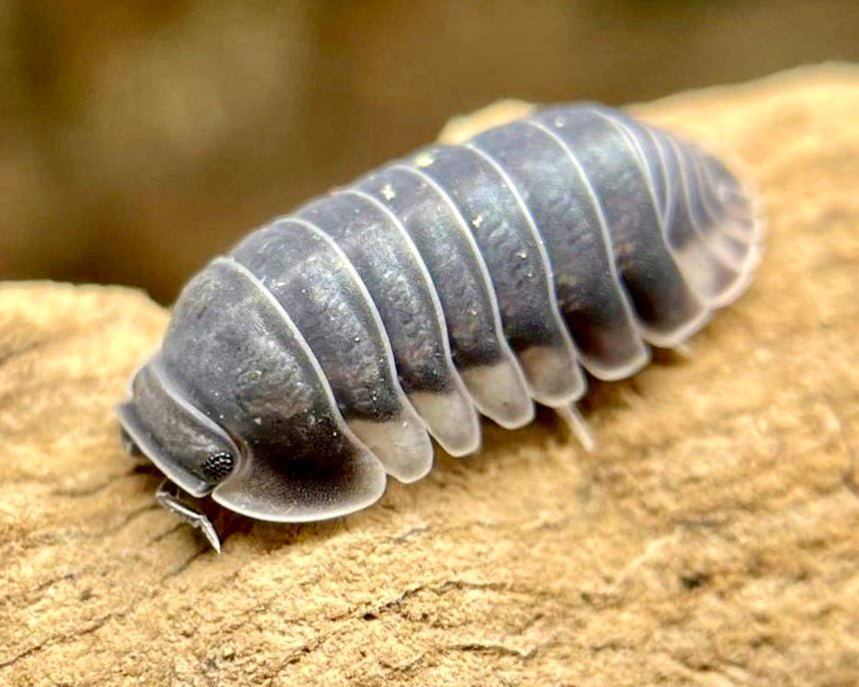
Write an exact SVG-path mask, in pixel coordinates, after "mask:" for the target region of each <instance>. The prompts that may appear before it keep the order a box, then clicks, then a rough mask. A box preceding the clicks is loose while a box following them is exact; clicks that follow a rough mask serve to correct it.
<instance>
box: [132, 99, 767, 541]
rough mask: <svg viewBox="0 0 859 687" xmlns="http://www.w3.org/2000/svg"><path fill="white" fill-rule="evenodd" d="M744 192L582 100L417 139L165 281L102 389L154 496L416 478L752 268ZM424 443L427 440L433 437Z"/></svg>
mask: <svg viewBox="0 0 859 687" xmlns="http://www.w3.org/2000/svg"><path fill="white" fill-rule="evenodd" d="M762 243H763V230H762V222H761V218H760V213H758V212H757V205H756V202H755V198H754V194H752V193H751V192H750V191H749V190H748V188H747V187H746V186H745V185H744V184H742V183H741V182H740V181H739V180H738V179H737V177H735V176H734V175H733V174H732V173H731V172H730V171H729V170H728V168H727V167H726V166H725V165H724V164H722V163H721V162H720V161H719V160H718V159H717V158H716V157H714V156H712V155H710V154H708V153H706V152H704V151H703V150H701V149H700V148H698V147H697V146H695V145H694V144H692V143H689V142H686V141H682V140H680V139H679V138H677V137H676V136H674V135H671V134H669V133H666V132H665V131H662V130H660V129H657V128H655V127H652V126H648V125H645V124H642V123H639V122H637V121H636V120H634V119H632V118H631V117H629V116H627V115H626V114H623V113H621V112H619V111H617V110H613V109H610V108H608V107H604V106H601V105H595V104H580V105H573V106H563V107H553V108H546V109H541V110H537V111H536V112H535V113H533V114H531V115H529V116H527V117H525V118H523V119H520V120H517V121H514V122H512V123H509V124H505V125H502V126H498V127H495V128H492V129H489V130H487V131H484V132H482V133H480V134H478V135H477V136H475V137H473V138H472V139H470V140H469V141H467V142H465V143H463V144H461V145H431V146H429V147H426V148H424V149H422V150H420V151H418V152H417V153H415V154H413V155H411V156H409V157H406V158H403V159H401V160H396V161H394V162H391V163H389V164H387V165H385V166H384V167H381V168H379V169H377V170H376V171H373V172H371V173H369V174H367V175H365V176H363V177H361V178H359V179H358V180H357V181H355V182H354V183H352V184H351V185H349V186H346V187H343V188H340V189H336V190H334V191H332V192H331V193H329V194H327V195H325V196H323V197H320V198H317V199H314V200H312V201H310V202H309V203H307V204H306V205H304V206H302V207H300V208H298V209H297V210H296V211H294V212H293V213H291V214H289V215H286V216H283V217H280V218H278V219H276V220H274V221H272V222H271V223H269V224H267V225H265V226H263V227H262V228H259V229H257V230H256V231H254V232H253V233H251V234H249V235H248V236H246V237H245V238H244V239H243V240H242V241H241V242H240V243H239V244H238V245H237V246H235V248H233V250H232V251H231V252H230V253H229V254H228V255H226V256H223V257H218V258H215V259H214V260H213V261H212V262H211V263H209V264H208V265H207V266H206V267H205V268H204V269H203V270H202V271H201V272H199V273H198V274H197V275H196V276H195V277H193V278H192V279H191V280H190V282H189V283H188V284H187V285H186V286H185V288H184V289H183V290H182V292H181V294H180V296H179V299H178V301H177V302H176V304H175V308H174V311H173V315H172V318H171V321H170V324H169V327H168V329H167V332H166V335H165V337H164V340H163V344H162V346H161V348H160V350H159V351H158V352H157V353H156V354H155V355H154V356H153V357H152V358H151V359H149V360H148V362H146V363H145V364H144V365H143V366H142V367H141V368H140V369H139V370H138V371H137V373H136V374H135V375H134V377H133V378H132V382H131V391H130V394H131V399H130V400H128V401H127V402H125V403H122V404H121V405H119V407H118V413H119V419H120V423H121V426H122V431H123V436H124V437H125V439H126V444H127V447H128V449H129V450H133V451H136V452H140V453H142V454H143V455H144V456H145V458H147V459H148V460H149V461H151V462H152V463H154V464H155V466H157V468H158V469H159V470H160V471H161V472H163V473H164V475H165V477H166V480H165V483H164V484H163V485H162V487H161V488H160V489H159V492H158V494H157V497H158V500H159V502H160V503H162V505H164V506H165V507H167V508H168V509H170V510H172V511H173V512H175V513H177V514H178V515H180V516H181V517H183V518H185V519H186V520H188V521H189V522H190V523H192V524H194V525H196V526H198V527H200V528H202V530H203V531H204V533H205V534H206V536H207V537H208V539H209V541H210V542H211V543H212V545H213V546H214V547H215V548H216V549H219V546H220V545H219V540H218V536H217V534H216V533H215V530H214V528H213V527H212V525H211V523H210V522H209V521H208V519H207V518H206V516H205V515H203V513H202V512H199V511H198V510H196V509H195V508H193V507H191V505H189V504H188V502H187V498H188V497H196V498H198V499H202V498H206V497H211V498H212V499H213V500H214V501H215V502H217V503H218V504H220V505H221V506H223V507H225V508H227V509H229V510H231V511H234V512H237V513H241V514H243V515H246V516H249V517H251V518H256V519H260V520H269V521H277V522H304V521H313V520H321V519H326V518H333V517H337V516H341V515H345V514H347V513H351V512H353V511H356V510H359V509H362V508H365V507H367V506H369V505H370V504H372V503H373V502H375V501H376V500H377V499H379V498H380V496H381V495H382V493H383V491H384V488H385V483H386V478H387V475H391V476H392V477H394V478H396V479H398V480H400V481H402V482H413V481H415V480H418V479H420V478H421V477H423V476H424V475H426V474H427V472H428V471H429V470H430V468H431V467H432V461H433V453H434V448H433V441H432V440H434V441H435V443H437V444H438V445H440V446H441V447H442V448H444V450H445V451H447V452H448V453H449V454H451V455H453V456H463V455H466V454H469V453H472V452H475V451H477V450H478V449H479V447H480V440H481V436H480V424H479V417H480V415H483V416H486V417H487V418H490V419H491V420H493V421H495V422H496V423H498V424H499V425H501V426H503V427H506V428H516V427H521V426H523V425H525V424H527V423H529V422H530V421H531V420H532V419H533V417H534V404H535V403H538V404H542V405H544V406H548V407H551V408H554V409H556V410H557V411H558V413H559V414H560V415H561V416H562V417H564V419H565V420H566V421H567V422H568V423H570V425H571V426H572V428H573V429H574V430H575V431H576V432H577V433H578V434H579V435H580V437H581V438H582V439H583V440H584V442H585V443H588V442H589V441H590V437H589V434H588V432H587V429H586V428H585V427H584V425H583V423H582V422H581V420H580V419H579V416H578V414H577V412H576V409H575V404H576V401H577V400H578V399H580V398H581V397H582V395H583V394H584V392H585V389H586V377H585V374H584V373H585V372H587V373H589V374H590V375H592V376H593V377H595V378H597V379H601V380H617V379H621V378H625V377H628V376H630V375H632V374H634V373H635V372H637V371H638V370H640V369H641V368H642V367H643V366H644V365H646V364H647V362H648V361H649V358H650V350H651V347H654V346H655V347H667V348H673V347H680V346H682V345H683V343H684V342H685V341H686V340H687V339H688V338H689V337H690V336H692V335H693V334H694V333H695V332H696V331H698V330H699V329H700V328H701V327H702V326H703V325H704V324H705V323H706V322H707V321H708V319H709V318H710V316H711V314H712V312H713V311H714V310H715V309H717V308H720V307H723V306H725V305H727V304H728V303H730V302H731V301H733V300H734V299H735V298H737V297H738V296H739V295H740V294H741V293H742V291H743V290H744V289H745V287H746V286H747V285H748V283H749V281H750V278H751V274H752V272H753V270H754V267H755V266H756V264H757V263H758V261H759V259H760V254H761V247H762ZM431 438H432V440H431Z"/></svg>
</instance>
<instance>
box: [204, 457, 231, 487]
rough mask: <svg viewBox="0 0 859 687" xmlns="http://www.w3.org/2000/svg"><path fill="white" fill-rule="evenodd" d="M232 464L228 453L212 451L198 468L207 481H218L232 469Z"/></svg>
mask: <svg viewBox="0 0 859 687" xmlns="http://www.w3.org/2000/svg"><path fill="white" fill-rule="evenodd" d="M234 464H235V463H234V460H233V457H232V456H231V455H230V454H229V453H213V454H212V455H210V456H209V457H208V458H206V460H204V461H203V464H202V465H201V466H200V470H201V471H202V473H203V475H205V477H206V479H207V480H208V481H209V482H212V483H218V482H221V481H223V480H224V479H225V478H226V477H227V476H228V475H229V474H230V473H231V472H232V471H233V465H234Z"/></svg>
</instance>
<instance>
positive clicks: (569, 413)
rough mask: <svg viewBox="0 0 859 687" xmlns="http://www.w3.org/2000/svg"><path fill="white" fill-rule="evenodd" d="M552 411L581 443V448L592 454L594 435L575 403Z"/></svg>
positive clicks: (594, 441)
mask: <svg viewBox="0 0 859 687" xmlns="http://www.w3.org/2000/svg"><path fill="white" fill-rule="evenodd" d="M553 410H554V411H555V412H556V413H557V414H558V417H560V418H561V419H562V420H563V421H564V422H565V423H566V425H567V427H569V428H570V431H571V432H572V433H573V434H575V435H576V439H578V440H579V443H581V445H582V448H584V449H585V451H587V452H588V453H592V452H593V451H594V449H595V448H596V445H597V442H596V439H595V438H594V434H593V432H592V431H591V428H590V426H589V425H588V421H587V420H585V418H583V417H582V414H581V413H580V412H579V409H578V407H577V406H576V404H575V403H570V404H567V405H562V406H557V407H556V408H553Z"/></svg>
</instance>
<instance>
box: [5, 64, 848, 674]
mask: <svg viewBox="0 0 859 687" xmlns="http://www.w3.org/2000/svg"><path fill="white" fill-rule="evenodd" d="M635 110H636V111H637V112H638V113H639V114H640V115H641V116H643V117H645V118H646V119H648V120H650V121H653V122H657V123H660V124H664V125H665V126H670V127H671V128H673V129H675V130H677V131H680V132H683V133H685V134H687V135H689V136H692V137H694V138H696V139H697V140H700V141H701V142H703V143H704V144H707V145H710V146H711V147H716V148H718V149H720V150H722V151H724V152H725V153H728V154H730V155H732V156H733V157H735V158H737V159H738V160H741V161H742V163H743V165H744V166H745V168H746V169H747V173H748V174H749V175H750V178H751V179H752V181H753V182H754V183H756V184H757V186H758V187H759V188H760V189H761V192H762V194H763V198H764V200H765V202H766V205H767V207H768V212H769V220H770V235H769V241H768V247H767V253H766V256H765V258H764V261H763V264H762V266H761V269H760V274H759V276H758V278H757V280H756V281H755V283H754V285H753V286H752V288H751V290H750V292H749V293H748V294H747V295H746V296H745V297H743V298H742V299H741V300H740V301H739V302H738V303H737V304H736V305H735V306H734V307H732V308H731V309H729V310H726V311H724V312H722V313H720V314H719V315H718V316H717V317H716V318H715V319H714V321H713V323H712V324H711V325H710V326H708V327H707V329H706V330H705V331H704V332H702V333H701V334H700V335H699V336H697V337H696V339H695V340H694V356H693V357H692V358H691V359H688V360H681V359H676V358H670V357H668V356H660V359H659V360H658V361H657V362H656V363H655V364H654V365H652V366H651V367H650V368H648V369H647V370H646V371H645V372H643V373H641V374H639V375H637V376H636V377H635V378H634V379H633V380H631V381H629V382H625V383H618V384H612V385H602V386H600V387H599V388H598V389H596V390H595V391H594V393H593V394H592V395H591V397H590V398H589V400H588V403H587V411H588V415H589V418H590V420H591V422H592V424H593V427H594V429H595V431H596V433H597V435H598V437H599V441H600V445H599V449H598V450H597V452H596V453H594V454H592V455H588V454H585V453H584V452H582V451H581V450H580V449H579V448H578V446H577V445H576V444H575V442H574V441H572V440H571V439H570V438H569V437H568V436H567V434H566V433H565V431H564V430H563V428H562V427H561V426H560V425H559V424H558V423H557V422H555V421H554V420H553V419H552V418H551V417H549V416H548V415H545V416H541V418H540V420H539V421H538V422H537V423H535V424H534V425H532V426H530V427H528V428H526V429H524V430H521V431H518V432H513V433H510V432H505V431H503V430H500V429H498V428H495V427H490V426H487V427H486V439H485V451H484V452H483V453H482V454H481V455H480V456H478V457H474V458H470V459H466V460H453V459H450V458H447V457H441V458H440V459H439V461H438V465H437V466H436V469H435V470H434V471H433V473H432V474H431V475H430V476H429V477H428V478H427V479H425V480H423V481H422V482H420V483H418V484H416V485H412V486H408V487H405V486H402V485H399V484H396V483H394V482H391V484H390V485H389V488H388V492H387V495H386V496H385V498H384V499H383V501H382V502H381V503H379V504H378V505H377V506H375V507H373V508H371V509H369V510H367V511H364V512H362V513H359V514H356V515H354V516H351V517H349V518H345V519H343V520H340V521H336V522H328V523H323V524H317V525H308V526H275V525H267V524H260V523H256V524H252V523H249V522H247V521H239V522H238V523H237V524H236V523H234V524H233V525H232V526H231V529H230V530H229V532H228V535H227V537H226V541H225V545H224V554H223V555H222V556H217V555H216V554H215V553H214V552H213V551H211V550H209V549H208V547H207V545H206V543H205V542H204V541H202V540H201V539H200V537H199V535H198V534H197V533H196V532H194V531H193V530H191V529H190V528H188V527H186V526H184V525H182V524H180V523H178V522H177V521H176V520H175V519H174V518H173V517H171V516H170V515H169V514H168V513H166V512H163V511H162V510H161V509H159V508H158V507H157V506H156V505H155V503H154V501H153V499H152V492H153V490H154V489H155V487H156V485H157V483H158V481H159V480H158V477H157V476H155V475H152V474H148V473H145V472H141V471H139V470H135V468H134V467H133V464H132V463H131V462H130V460H129V459H128V457H127V456H125V455H124V453H123V451H122V449H121V447H120V443H119V440H118V436H117V428H116V423H115V420H114V417H113V414H112V405H113V403H114V402H115V401H116V400H117V399H119V398H120V397H121V396H122V394H123V393H124V391H125V384H126V379H127V377H128V375H129V374H130V373H131V372H132V370H133V368H134V367H135V366H136V365H137V364H138V362H139V361H140V360H141V358H142V357H143V356H144V355H145V354H146V353H147V351H149V350H151V349H152V348H153V347H154V346H156V345H157V342H158V339H159V335H160V334H161V332H162V331H163V328H164V326H165V323H166V320H167V314H166V313H165V311H164V310H162V309H160V308H159V307H157V306H155V305H153V304H152V303H151V302H149V301H148V300H147V299H146V298H144V297H143V296H141V295H140V294H139V293H135V292H131V291H128V290H125V289H120V288H105V287H96V286H83V287H72V286H66V285H58V284H49V283H21V284H15V283H8V284H5V285H3V286H2V287H0V451H2V456H0V457H2V460H0V684H4V685H5V684H9V685H75V686H78V685H113V684H117V685H120V684H121V685H126V684H147V685H153V684H173V685H216V684H217V685H302V686H304V685H316V684H318V685H379V686H381V685H407V684H408V685H433V686H438V685H508V686H510V685H642V684H655V683H659V684H677V685H680V684H693V685H705V686H708V687H710V686H712V687H721V686H723V685H731V684H754V685H768V684H773V685H848V684H856V681H857V676H859V484H858V483H859V466H857V463H856V460H857V458H856V456H857V455H859V403H857V401H859V346H857V340H859V297H857V296H859V281H857V276H859V194H857V188H859V126H857V124H856V123H857V122H859V70H856V69H850V68H834V67H828V68H826V67H824V68H816V69H810V70H805V71H801V72H797V73H791V74H787V75H781V76H778V77H775V78H771V79H768V80H765V81H761V82H756V83H752V84H748V85H743V86H738V87H727V88H721V89H716V90H710V91H706V92H700V93H692V94H683V95H679V96H676V97H672V98H669V99H667V100H665V101H662V102H658V103H653V104H649V105H646V106H641V107H636V108H635Z"/></svg>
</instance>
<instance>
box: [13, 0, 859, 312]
mask: <svg viewBox="0 0 859 687" xmlns="http://www.w3.org/2000/svg"><path fill="white" fill-rule="evenodd" d="M828 59H840V60H857V59H859V0H814V1H812V0H758V1H755V0H735V1H728V0H722V1H719V0H682V1H681V0H651V1H647V2H645V1H644V0H641V1H638V2H633V1H627V2H612V1H608V0H571V1H568V2H526V1H524V0H519V1H512V0H508V1H498V2H489V1H472V2H466V1H464V0H459V1H457V0H409V1H407V2H406V1H403V0H401V1H399V2H395V1H393V0H390V1H386V0H372V1H366V2H358V1H352V2H346V1H340V2H337V1H335V0H315V1H310V0H306V1H305V2H296V1H292V2H274V1H272V0H241V1H239V0H141V1H137V2H122V1H121V0H56V1H49V0H0V76H2V90H0V278H3V279H20V278H42V277H47V278H54V279H64V280H74V281H102V282H111V283H123V284H132V285H136V286H142V287H144V288H146V289H147V290H148V291H149V293H150V294H151V295H152V296H153V297H155V298H156V299H159V300H161V301H164V302H169V301H170V300H172V298H173V297H174V296H175V294H176V291H177V289H178V288H179V286H180V285H181V283H182V282H184V281H185V280H186V279H187V277H188V276H189V275H190V274H191V273H192V272H193V271H194V270H195V269H197V268H199V267H200V266H201V265H202V264H203V263H204V262H205V261H206V260H207V259H208V258H209V257H211V256H212V255H214V254H215V253H217V252H218V251H222V250H224V249H225V248H226V247H228V246H229V245H230V244H231V243H232V242H234V241H235V240H236V239H237V238H238V237H239V236H241V235H242V234H244V233H245V232H246V231H248V230H249V229H250V228H252V227H254V226H256V225H258V224H260V223H262V222H264V221H265V220H267V219H269V218H270V217H272V216H274V215H277V214H282V213H284V212H286V211H288V210H290V209H291V208H292V207H293V206H294V205H296V204H297V203H299V202H301V201H302V200H304V199H306V198H307V197H309V196H311V195H313V194H316V193H320V192H322V191H325V190H326V189H327V188H329V187H331V186H333V185H337V184H341V183H344V182H346V181H348V180H349V179H350V177H352V176H354V175H356V174H358V173H360V172H362V171H364V170H366V169H368V168H370V167H372V166H375V165H377V164H380V163H382V162H384V161H385V160H386V159H388V158H390V157H392V156H396V155H400V154H403V153H405V152H407V151H408V150H409V149H411V148H414V147H416V146H418V145H421V144H422V143H425V142H427V141H428V140H430V139H432V138H433V137H434V136H435V134H436V133H437V131H438V130H439V128H440V127H441V125H442V124H443V123H444V121H445V120H446V119H447V118H448V117H449V116H451V115H453V114H456V113H461V112H464V111H468V110H472V109H475V108H477V107H480V106H482V105H485V104H488V103H489V102H491V101H493V100H495V99H498V98H502V97H519V98H524V99H527V100H533V101H541V102H552V101H570V100H576V99H582V98H590V99H599V100H602V101H605V102H608V103H612V104H618V103H625V102H631V101H640V100H646V99H651V98H656V97H659V96H662V95H667V94H670V93H672V92H675V91H679V90H683V89H688V88H694V87H701V86H707V85H710V84H717V83H725V82H734V81H742V80H745V79H749V78H752V77H755V76H760V75H764V74H767V73H770V72H773V71H776V70H779V69H783V68H786V67H790V66H793V65H798V64H802V63H807V62H818V61H823V60H828Z"/></svg>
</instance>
